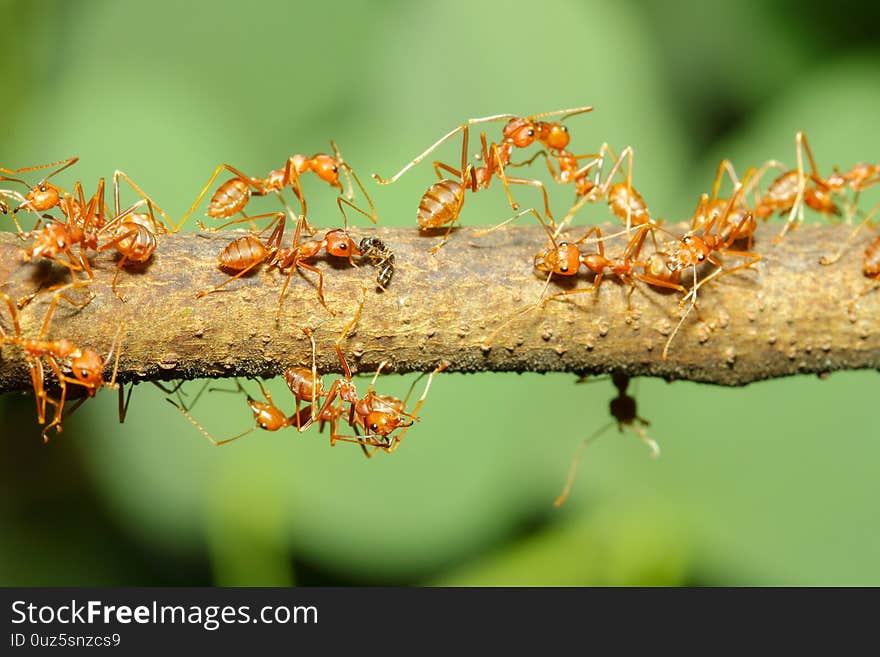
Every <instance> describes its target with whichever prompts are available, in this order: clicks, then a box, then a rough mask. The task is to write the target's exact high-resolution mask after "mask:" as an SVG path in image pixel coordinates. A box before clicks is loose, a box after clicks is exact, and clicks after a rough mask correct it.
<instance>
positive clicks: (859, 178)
mask: <svg viewBox="0 0 880 657" xmlns="http://www.w3.org/2000/svg"><path fill="white" fill-rule="evenodd" d="M795 147H796V148H795V150H796V153H797V168H796V169H787V168H786V167H785V165H783V164H782V163H780V162H778V161H776V160H769V161H767V162H766V163H764V165H763V166H762V167H761V168H760V169H759V171H758V174H757V175H756V176H755V178H754V182H753V185H757V183H758V181H759V180H760V179H761V178H762V176H763V175H764V173H766V171H767V170H769V169H770V168H771V167H772V168H777V169H781V170H782V173H781V174H780V175H779V176H778V177H777V178H775V179H774V180H773V182H771V183H770V185H769V187H768V188H767V191H766V192H765V193H764V195H763V196H760V197H759V200H758V202H757V204H756V206H755V216H756V217H758V218H760V219H764V220H767V219H768V218H769V217H770V216H771V215H772V214H773V213H774V212H777V211H778V212H779V213H780V214H785V213H786V212H787V213H788V219H787V220H786V222H785V225H784V226H783V227H782V230H781V231H780V233H779V235H777V236H776V238H775V240H774V241H775V242H777V243H778V242H779V241H780V240H781V239H782V238H783V237H785V234H786V233H787V232H788V230H789V229H790V228H792V227H794V226H795V222H797V223H802V222H803V220H804V205H806V206H808V207H810V208H812V209H813V210H815V211H817V212H820V213H822V214H823V215H840V214H841V211H840V208H839V207H838V206H837V205H836V204H835V202H834V199H833V196H834V195H835V194H840V193H842V192H843V191H844V190H845V189H846V187H849V188H850V189H852V190H853V191H854V192H855V193H856V197H858V194H859V193H860V192H861V191H862V190H864V189H867V188H868V187H870V186H872V185H874V184H876V183H877V182H880V175H878V174H880V165H877V166H872V165H865V164H857V165H855V166H854V167H853V168H852V169H851V170H850V171H848V172H845V173H841V172H840V171H839V170H838V169H837V168H835V169H834V173H833V174H832V175H831V176H829V177H828V178H822V177H821V176H820V175H819V171H818V169H817V167H816V161H815V160H814V159H813V152H812V150H811V149H810V144H809V142H808V141H807V136H806V135H805V134H804V132H803V131H802V130H799V131H798V132H797V133H796V134H795ZM804 152H806V154H807V159H808V161H809V164H810V174H809V175H807V174H806V173H805V171H804V157H803V153H804Z"/></svg>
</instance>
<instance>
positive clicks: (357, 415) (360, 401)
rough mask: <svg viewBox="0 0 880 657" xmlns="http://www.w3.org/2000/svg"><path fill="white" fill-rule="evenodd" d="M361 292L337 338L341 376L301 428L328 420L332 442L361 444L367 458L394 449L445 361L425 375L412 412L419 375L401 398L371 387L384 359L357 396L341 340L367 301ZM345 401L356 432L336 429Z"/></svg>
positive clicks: (358, 316) (352, 325) (343, 414)
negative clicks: (349, 433) (411, 398)
mask: <svg viewBox="0 0 880 657" xmlns="http://www.w3.org/2000/svg"><path fill="white" fill-rule="evenodd" d="M363 293H364V298H363V299H362V300H361V303H360V305H359V306H358V309H357V312H356V313H355V315H354V317H353V318H352V320H351V321H350V322H349V323H348V324H347V325H346V326H345V327H344V328H343V330H342V333H341V334H340V336H339V338H338V339H337V340H336V345H335V347H336V356H337V357H338V358H339V363H340V365H341V366H342V372H343V378H340V379H337V380H336V381H334V382H333V385H332V386H330V390H329V391H328V392H327V396H326V399H325V400H324V404H323V405H322V406H321V408H320V409H319V410H318V412H317V415H314V414H313V416H312V417H311V418H310V419H309V420H308V421H307V422H306V423H305V425H303V427H302V429H301V430H302V431H305V430H306V429H308V427H309V426H311V424H312V423H313V422H314V421H315V420H316V419H317V421H318V422H319V423H320V426H321V428H323V425H324V423H326V422H329V423H330V444H331V445H335V444H336V442H337V441H343V442H353V443H357V444H359V445H360V446H361V449H362V450H363V452H364V455H365V456H366V457H367V458H371V457H372V456H373V455H374V454H375V453H376V452H377V451H378V450H379V449H381V450H383V451H385V452H388V453H391V452H393V451H395V450H396V449H397V447H398V446H399V445H400V442H401V441H402V439H403V437H404V436H405V435H406V432H407V431H408V430H409V427H410V426H412V425H413V423H414V422H415V421H416V420H418V417H417V415H418V412H419V409H420V408H421V407H422V404H424V402H425V399H426V398H427V396H428V390H429V389H430V387H431V382H432V381H433V379H434V376H435V375H436V374H438V373H440V372H442V371H443V370H444V369H446V367H447V364H446V363H442V364H441V365H439V366H438V367H437V368H435V369H434V371H432V372H431V374H430V376H429V377H428V382H427V383H426V384H425V390H424V392H423V393H422V396H421V397H420V398H419V400H418V402H417V403H416V406H415V408H414V409H413V411H412V413H409V412H407V411H406V404H407V401H408V399H409V396H410V394H412V390H413V388H414V387H415V385H416V383H418V379H416V381H414V382H413V385H412V386H411V387H410V391H409V393H408V394H407V396H406V398H405V399H403V400H400V399H397V398H395V397H390V396H386V395H378V394H376V392H375V391H374V386H375V384H376V380H377V379H378V377H379V373H380V372H381V371H382V370H383V369H384V367H385V366H386V365H387V362H386V361H382V363H381V364H380V365H379V367H378V369H377V370H376V374H375V375H374V376H373V380H372V381H371V382H370V385H369V387H368V388H367V392H366V394H365V395H364V396H363V397H361V398H358V395H357V390H356V388H355V385H354V382H353V381H352V375H351V368H350V367H349V365H348V361H347V360H346V359H345V355H344V354H343V353H342V348H341V344H342V341H343V340H344V339H345V337H346V335H348V333H349V332H350V331H351V329H352V328H353V327H354V326H355V325H356V324H357V322H358V320H359V319H360V315H361V311H362V310H363V307H364V302H365V301H366V288H364V291H363ZM419 378H421V377H419ZM337 399H338V400H339V402H338V404H337V405H336V406H333V402H334V401H336V400H337ZM344 404H348V418H347V421H348V424H349V426H350V427H352V428H353V429H354V430H355V432H356V433H357V435H355V436H345V435H341V434H340V433H339V431H338V425H339V419H340V418H342V417H344V416H345V414H346V410H345V408H344ZM401 428H402V429H403V431H402V432H401V433H400V434H398V435H394V436H392V435H391V434H392V433H393V432H394V431H396V430H397V429H401ZM360 429H363V430H364V432H365V434H364V435H360V433H359V430H360ZM370 446H371V447H373V449H372V450H370V449H368V447H370Z"/></svg>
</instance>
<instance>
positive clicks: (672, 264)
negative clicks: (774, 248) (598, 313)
mask: <svg viewBox="0 0 880 657" xmlns="http://www.w3.org/2000/svg"><path fill="white" fill-rule="evenodd" d="M754 171H755V170H754V169H749V170H748V171H747V172H746V176H745V178H744V180H746V181H748V179H749V178H750V177H751V175H752V174H754ZM743 189H744V186H743V184H742V183H740V184H738V185H737V186H736V188H735V190H734V194H733V196H731V197H730V199H729V200H728V202H727V207H726V208H725V210H724V212H723V213H721V214H715V215H713V216H712V217H711V218H710V219H709V221H708V222H707V223H706V224H705V225H704V226H703V231H702V234H700V235H698V234H697V232H696V230H694V229H692V230H690V231H688V232H687V234H685V235H684V237H682V238H681V239H679V240H678V242H677V243H676V244H675V245H674V246H673V253H672V254H671V255H670V256H669V257H668V258H667V259H666V267H667V268H668V269H669V271H670V272H681V271H682V270H684V269H687V268H688V267H690V268H692V269H693V275H694V283H693V287H692V288H691V290H690V291H689V292H688V293H687V294H686V295H685V296H684V297H683V298H682V300H681V301H680V302H679V307H683V305H684V303H685V302H686V301H687V299H688V297H691V304H690V306H689V307H688V309H687V312H685V314H684V315H683V316H682V317H681V319H680V320H679V322H678V324H677V325H676V327H675V329H674V330H673V331H672V333H671V334H670V336H669V339H668V340H667V341H666V345H665V346H664V347H663V354H662V358H663V360H666V359H667V356H668V354H669V345H670V344H672V340H673V338H675V335H676V334H677V333H678V330H679V329H680V328H681V326H682V324H683V323H684V320H685V319H686V318H687V316H688V315H689V314H690V312H691V310H693V308H694V306H696V303H697V291H698V290H699V289H700V287H702V286H703V285H704V284H705V283H708V282H709V281H710V280H711V279H713V278H715V277H716V276H719V275H722V274H732V273H733V272H735V271H738V270H740V269H747V268H750V267H751V266H752V265H754V264H757V263H758V262H759V261H760V260H761V256H760V255H758V254H755V253H752V252H751V251H748V250H746V251H738V250H733V249H731V248H730V247H731V246H732V245H733V243H734V242H736V241H737V240H739V239H741V237H742V233H743V231H745V230H747V229H748V227H750V226H752V225H753V221H754V218H753V216H752V213H751V212H747V213H745V214H744V215H743V217H742V219H740V221H739V223H738V224H736V225H735V226H733V227H731V224H730V223H729V221H728V217H729V216H730V214H731V213H732V212H733V211H734V209H735V208H736V207H737V206H738V204H739V202H740V198H741V195H742V191H743ZM716 227H717V230H716V231H715V232H713V229H715V228H716ZM714 253H718V254H721V255H732V256H735V257H739V258H746V259H747V260H746V261H745V262H743V263H741V264H739V265H737V266H736V267H733V268H729V269H725V267H724V265H723V264H722V262H721V261H720V260H718V258H716V257H715V256H714V255H713V254H714ZM707 261H708V262H711V263H712V264H713V265H715V266H716V267H717V269H716V270H715V271H714V272H712V273H711V274H710V275H709V276H707V277H705V278H704V279H702V280H701V281H699V283H698V282H697V268H698V267H699V266H700V265H702V264H703V263H704V262H707Z"/></svg>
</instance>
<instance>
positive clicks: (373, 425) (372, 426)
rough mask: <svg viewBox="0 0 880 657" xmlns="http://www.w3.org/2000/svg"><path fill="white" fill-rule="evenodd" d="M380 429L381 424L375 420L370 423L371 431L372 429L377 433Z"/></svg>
mask: <svg viewBox="0 0 880 657" xmlns="http://www.w3.org/2000/svg"><path fill="white" fill-rule="evenodd" d="M378 430H379V425H378V424H376V423H375V422H373V424H371V425H370V431H372V432H373V433H375V432H377V431H378Z"/></svg>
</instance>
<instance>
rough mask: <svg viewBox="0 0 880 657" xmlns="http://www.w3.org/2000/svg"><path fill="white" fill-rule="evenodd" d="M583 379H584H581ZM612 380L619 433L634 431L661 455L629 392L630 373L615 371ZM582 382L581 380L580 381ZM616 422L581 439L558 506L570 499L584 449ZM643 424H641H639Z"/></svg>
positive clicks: (612, 405)
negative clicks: (615, 394)
mask: <svg viewBox="0 0 880 657" xmlns="http://www.w3.org/2000/svg"><path fill="white" fill-rule="evenodd" d="M581 381H583V379H581ZM611 381H612V383H613V384H614V387H615V388H617V397H614V398H613V399H612V400H611V403H610V404H609V411H610V412H611V417H613V418H614V422H616V423H617V431H618V432H619V433H623V429H624V428H627V429H629V430H630V431H632V432H633V433H634V434H636V436H638V438H639V440H641V441H642V442H643V443H645V445H647V446H648V449H650V450H651V458H655V459H656V458H657V457H658V456H660V446H659V445H658V444H657V443H656V441H654V440H652V439H651V438H650V437H649V436H648V433H647V432H646V431H645V429H644V428H643V427H647V426H650V425H651V423H650V422H648V421H647V420H646V419H644V418H641V417H639V416H638V414H637V413H636V400H635V398H634V397H630V396H629V395H628V394H627V388H628V387H629V375H628V374H623V373H622V372H615V373H614V374H612V375H611ZM579 383H580V381H579ZM614 422H609V423H608V424H606V425H605V426H603V427H600V428H599V429H598V430H597V431H596V432H595V433H593V435H591V436H590V437H589V438H585V439H584V440H583V441H581V444H580V446H579V447H578V449H577V452H576V453H575V456H574V459H573V460H572V462H571V467H570V468H569V471H568V479H567V480H566V482H565V487H564V488H563V489H562V493H560V495H559V497H557V498H556V500H555V501H554V502H553V504H555V505H556V506H558V507H559V506H562V505H563V504H565V501H566V500H567V499H568V496H569V494H570V493H571V488H572V486H573V485H574V478H575V474H577V468H578V464H579V463H580V460H581V456H583V453H584V450H585V449H586V448H587V446H588V445H590V443H592V442H595V441H596V439H598V438H599V437H600V436H601V435H602V434H604V433H605V432H606V431H607V430H608V429H610V428H611V426H612V425H613V424H614ZM639 425H641V426H639Z"/></svg>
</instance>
